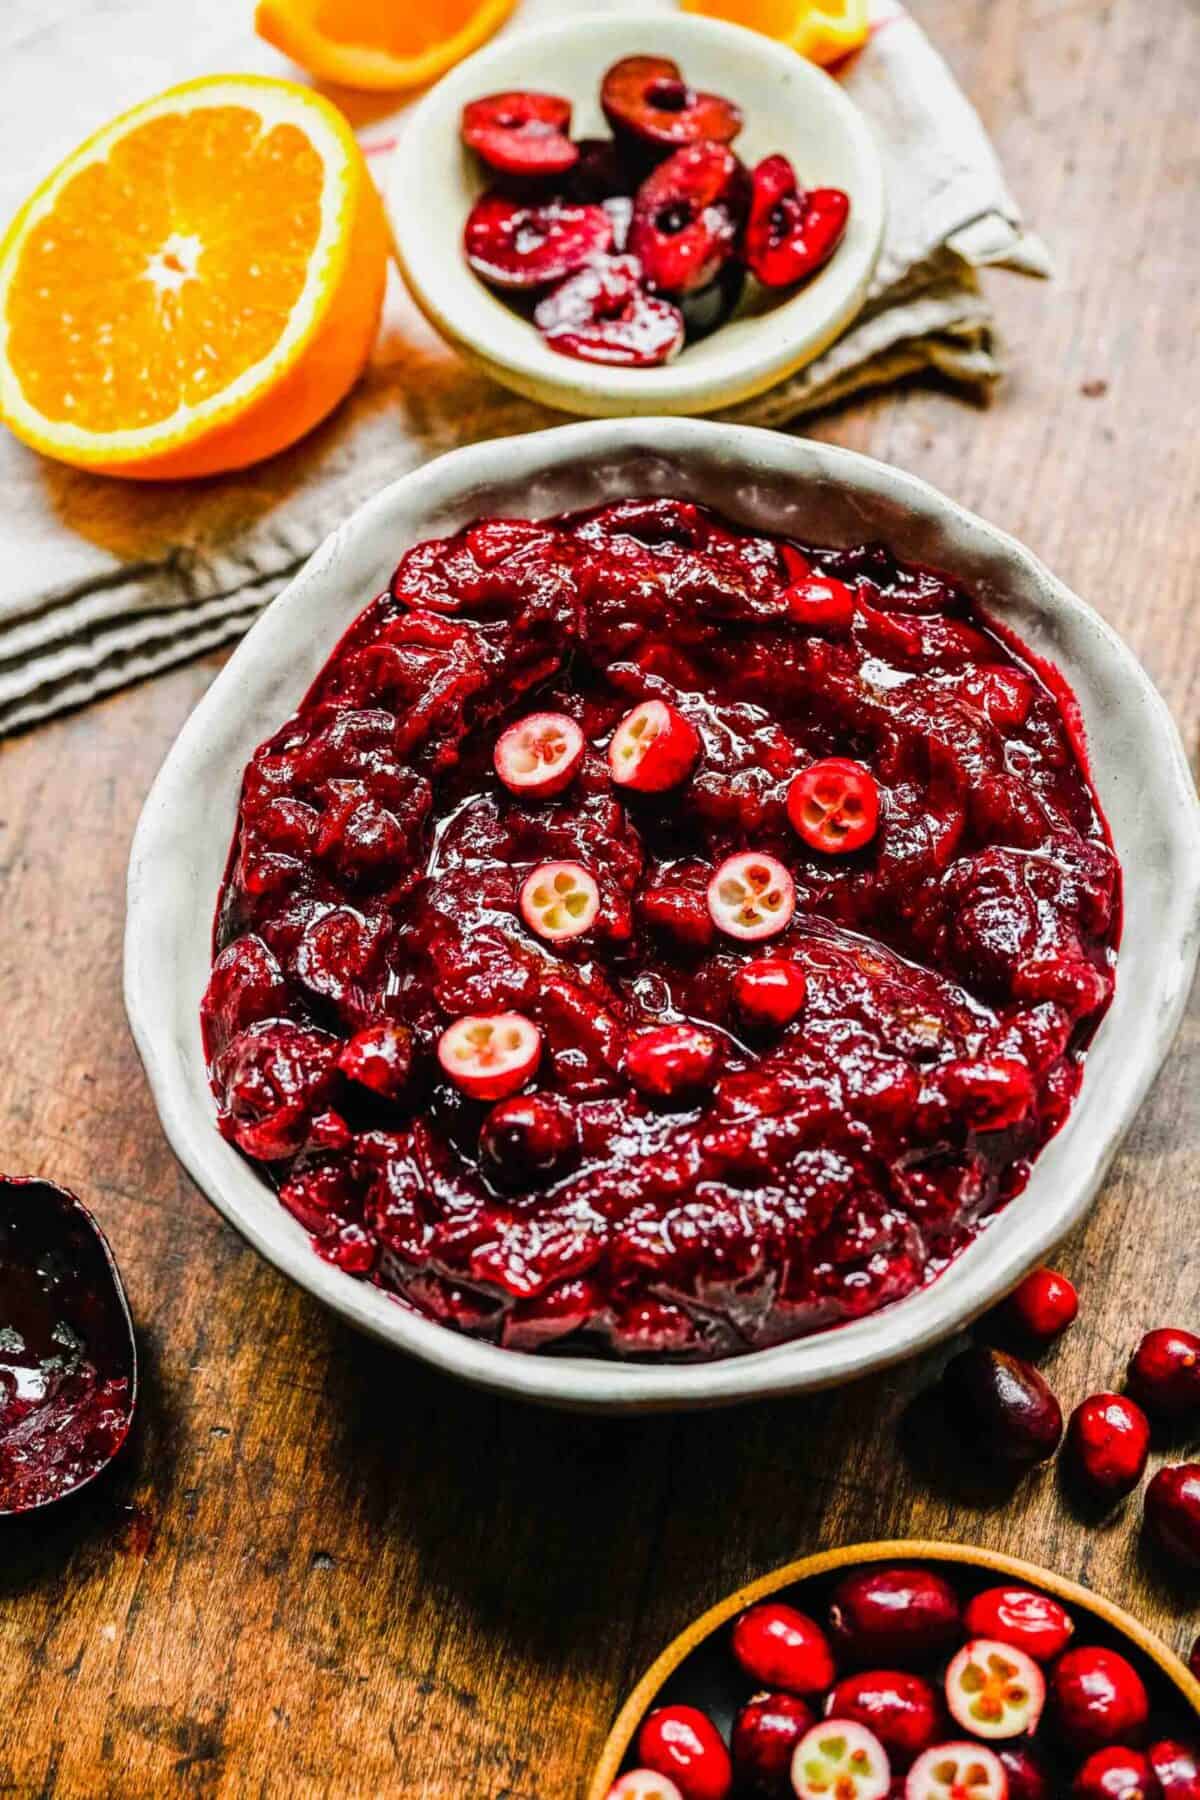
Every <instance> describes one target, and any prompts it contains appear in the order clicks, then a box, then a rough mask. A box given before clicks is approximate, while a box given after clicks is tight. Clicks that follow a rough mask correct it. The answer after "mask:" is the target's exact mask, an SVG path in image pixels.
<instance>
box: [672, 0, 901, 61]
mask: <svg viewBox="0 0 1200 1800" xmlns="http://www.w3.org/2000/svg"><path fill="white" fill-rule="evenodd" d="M682 5H683V10H684V11H685V12H698V13H706V14H707V15H708V17H709V18H714V19H728V20H729V21H730V23H731V24H733V25H747V26H749V28H750V30H751V31H759V32H761V33H762V34H763V36H764V37H772V38H777V39H778V40H779V42H780V43H781V44H789V45H790V46H791V48H792V49H793V50H796V51H798V52H799V54H800V55H801V56H803V57H806V58H807V60H808V61H809V62H815V63H821V64H822V65H824V64H827V63H834V62H838V61H840V59H841V58H842V57H843V56H849V54H850V52H851V51H852V50H858V49H860V48H861V47H862V45H863V44H865V43H866V41H867V38H868V36H869V35H870V31H869V26H868V22H867V0H682Z"/></svg>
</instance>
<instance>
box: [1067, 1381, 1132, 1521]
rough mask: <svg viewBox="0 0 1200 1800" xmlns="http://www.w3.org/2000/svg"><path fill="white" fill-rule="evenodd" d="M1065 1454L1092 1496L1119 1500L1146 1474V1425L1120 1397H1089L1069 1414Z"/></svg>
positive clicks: (1097, 1395) (1128, 1402)
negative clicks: (1095, 1494) (1099, 1495)
mask: <svg viewBox="0 0 1200 1800" xmlns="http://www.w3.org/2000/svg"><path fill="white" fill-rule="evenodd" d="M1067 1454H1068V1456H1069V1457H1070V1459H1071V1462H1072V1464H1073V1466H1074V1467H1075V1469H1076V1470H1077V1471H1078V1473H1079V1474H1080V1475H1081V1476H1082V1477H1083V1479H1084V1480H1085V1481H1086V1482H1087V1484H1088V1486H1089V1487H1090V1488H1091V1489H1093V1491H1094V1492H1095V1493H1097V1494H1102V1495H1103V1496H1104V1497H1105V1498H1106V1499H1111V1500H1119V1499H1120V1498H1121V1497H1122V1495H1124V1494H1129V1493H1132V1492H1133V1490H1134V1488H1135V1487H1136V1486H1137V1484H1138V1482H1139V1481H1140V1480H1141V1479H1142V1476H1143V1475H1144V1474H1145V1472H1146V1458H1147V1457H1148V1456H1149V1454H1150V1421H1149V1419H1148V1418H1147V1417H1146V1415H1145V1413H1144V1412H1143V1411H1142V1409H1141V1407H1140V1406H1139V1405H1138V1404H1137V1402H1136V1401H1135V1400H1128V1399H1126V1397H1125V1395H1124V1394H1090V1395H1089V1396H1088V1398H1087V1399H1086V1400H1081V1401H1080V1403H1079V1405H1078V1406H1077V1407H1076V1408H1075V1411H1074V1412H1073V1413H1072V1414H1071V1422H1070V1424H1069V1425H1068V1427H1067Z"/></svg>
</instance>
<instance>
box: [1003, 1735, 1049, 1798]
mask: <svg viewBox="0 0 1200 1800" xmlns="http://www.w3.org/2000/svg"><path fill="white" fill-rule="evenodd" d="M995 1749H996V1755H997V1756H998V1757H999V1758H1000V1761H1001V1763H1002V1764H1003V1766H1004V1773H1005V1774H1006V1775H1007V1776H1008V1800H1054V1784H1053V1782H1052V1781H1051V1779H1050V1775H1049V1771H1048V1770H1047V1769H1046V1767H1045V1765H1044V1764H1043V1763H1042V1762H1041V1761H1040V1760H1039V1758H1038V1757H1037V1755H1036V1754H1035V1753H1034V1751H1033V1750H1031V1749H1029V1748H1028V1747H1027V1746H1026V1745H1024V1744H1012V1743H1010V1744H997V1745H996V1746H995Z"/></svg>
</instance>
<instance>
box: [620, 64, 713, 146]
mask: <svg viewBox="0 0 1200 1800" xmlns="http://www.w3.org/2000/svg"><path fill="white" fill-rule="evenodd" d="M600 104H601V106H602V107H603V109H604V116H605V118H606V119H607V120H608V122H609V124H610V125H611V126H612V129H613V131H614V132H615V133H616V135H617V136H618V138H625V139H633V140H634V142H635V143H636V144H637V145H638V146H640V147H643V148H644V149H645V150H647V151H648V152H651V153H653V152H657V153H659V154H663V155H665V154H667V153H668V152H669V151H672V150H678V149H680V148H681V147H682V146H683V145H685V144H698V143H700V142H702V141H704V142H708V143H713V144H730V143H732V142H733V140H734V138H735V137H736V136H737V134H738V132H739V131H740V130H741V129H742V114H741V109H740V108H739V107H737V106H735V105H734V104H733V102H732V101H731V100H725V99H723V98H722V97H721V95H720V94H705V93H700V92H698V91H697V90H696V89H695V88H692V87H689V86H688V84H687V82H686V81H684V79H683V76H682V75H681V74H680V71H679V65H678V64H677V63H674V62H672V61H671V59H670V58H669V57H666V56H626V57H623V58H622V59H621V61H620V62H618V63H614V64H613V66H612V68H611V69H609V71H608V73H607V74H606V75H605V77H604V80H603V81H602V83H601V85H600Z"/></svg>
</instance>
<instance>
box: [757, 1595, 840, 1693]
mask: <svg viewBox="0 0 1200 1800" xmlns="http://www.w3.org/2000/svg"><path fill="white" fill-rule="evenodd" d="M731 1642H732V1648H733V1654H734V1656H735V1657H736V1658H737V1661H738V1663H739V1664H740V1665H741V1667H742V1669H743V1670H744V1671H745V1673H746V1674H747V1675H748V1676H749V1677H750V1679H751V1681H756V1682H758V1683H760V1684H761V1685H762V1686H764V1687H772V1688H785V1689H786V1690H787V1691H788V1692H789V1693H792V1694H817V1693H820V1692H821V1690H822V1689H823V1688H827V1687H828V1686H829V1684H830V1682H831V1681H833V1679H834V1677H835V1676H836V1674H837V1668H836V1665H835V1663H834V1660H833V1652H832V1650H831V1649H830V1648H829V1640H828V1638H827V1637H826V1636H825V1633H824V1632H823V1631H822V1630H821V1627H820V1626H819V1625H818V1624H817V1622H816V1620H815V1619H810V1618H809V1617H808V1615H807V1613H802V1612H798V1611H797V1610H796V1608H795V1607H794V1606H787V1605H785V1604H784V1602H783V1601H781V1600H764V1601H762V1602H761V1603H760V1604H759V1605H758V1606H752V1607H750V1608H749V1610H748V1611H746V1612H744V1613H742V1614H741V1616H740V1617H739V1618H738V1620H737V1621H736V1623H735V1624H734V1627H733V1636H732V1640H731Z"/></svg>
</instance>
